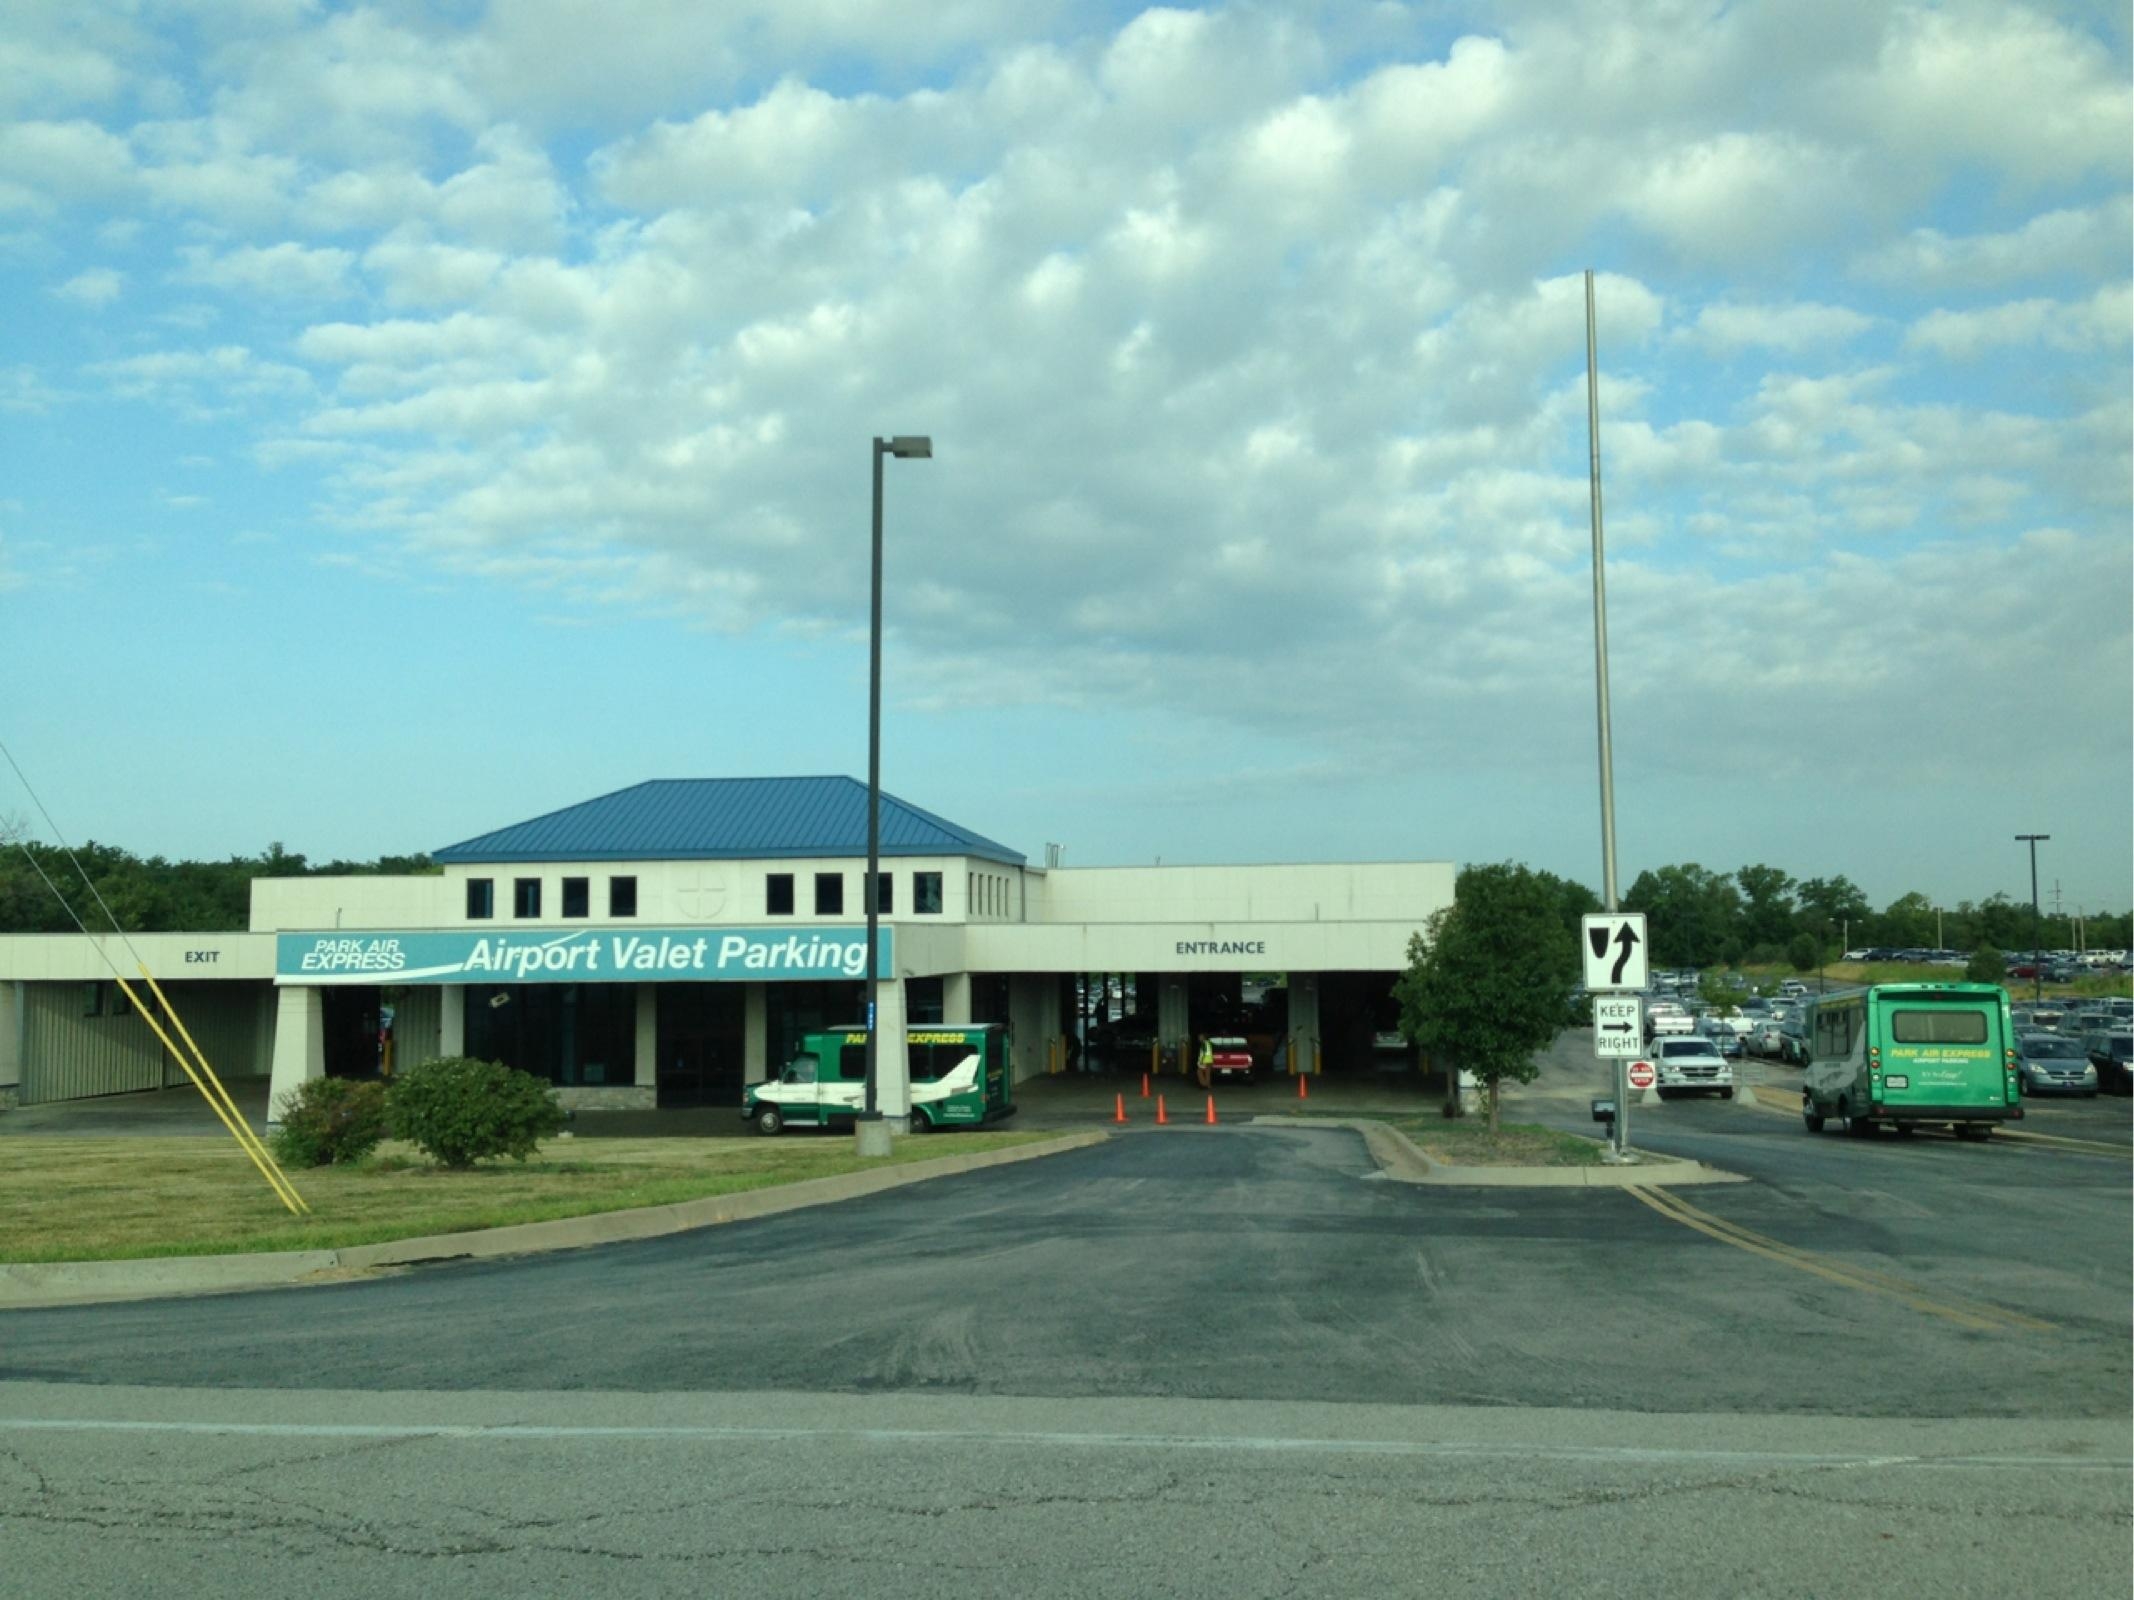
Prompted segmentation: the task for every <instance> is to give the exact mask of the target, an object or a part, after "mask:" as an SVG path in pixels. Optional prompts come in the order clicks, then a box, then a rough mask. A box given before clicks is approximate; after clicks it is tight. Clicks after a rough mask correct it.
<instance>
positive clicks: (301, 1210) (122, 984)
mask: <svg viewBox="0 0 2134 1600" xmlns="http://www.w3.org/2000/svg"><path fill="white" fill-rule="evenodd" d="M116 982H117V983H118V986H119V992H120V993H121V994H123V995H125V997H126V998H127V999H128V1000H130V1001H131V1002H133V1008H134V1010H136V1011H138V1012H140V1014H141V1020H142V1021H143V1022H145V1023H147V1024H148V1026H149V1028H150V1029H151V1030H152V1031H153V1032H154V1033H155V1036H156V1038H157V1039H159V1040H161V1041H162V1044H163V1048H164V1049H166V1050H168V1051H169V1052H170V1053H171V1054H172V1055H174V1056H176V1057H177V1058H178V1065H179V1066H181V1067H183V1068H184V1069H185V1075H186V1076H187V1077H188V1078H190V1079H192V1080H193V1087H194V1088H195V1089H198V1090H199V1091H200V1095H201V1098H202V1099H204V1100H206V1101H207V1104H208V1109H209V1110H210V1111H212V1112H214V1113H215V1115H216V1116H217V1117H218V1118H220V1119H221V1122H222V1125H223V1127H225V1128H227V1129H228V1130H229V1133H230V1137H231V1138H233V1139H235V1140H236V1141H237V1148H238V1149H240V1150H242V1151H243V1152H244V1153H245V1154H246V1155H247V1156H249V1157H251V1161H252V1165H253V1166H255V1167H257V1168H259V1175H260V1176H261V1177H262V1178H265V1179H266V1180H267V1186H268V1187H269V1188H270V1189H272V1190H273V1191H274V1193H275V1197H276V1198H277V1199H279V1200H280V1201H281V1203H282V1204H283V1205H285V1206H287V1207H288V1208H289V1210H290V1212H291V1213H292V1214H293V1215H296V1216H299V1217H301V1216H303V1215H304V1214H305V1212H306V1211H307V1210H308V1209H309V1208H308V1207H306V1206H305V1204H304V1197H303V1196H302V1195H300V1194H298V1193H297V1192H296V1190H295V1189H294V1188H292V1187H290V1186H289V1183H288V1180H287V1179H283V1180H281V1181H280V1182H277V1181H276V1180H275V1175H274V1173H273V1171H272V1170H271V1169H270V1168H269V1167H268V1166H267V1164H266V1163H265V1162H264V1161H262V1160H261V1159H260V1157H259V1155H258V1154H257V1153H255V1152H254V1151H253V1149H252V1147H251V1145H249V1144H247V1143H246V1142H245V1134H248V1133H250V1132H251V1131H252V1130H251V1129H249V1128H247V1129H245V1130H244V1132H243V1133H240V1132H239V1131H238V1125H237V1124H236V1123H233V1122H232V1121H231V1120H230V1117H229V1114H228V1113H227V1112H225V1111H224V1110H223V1109H222V1107H221V1106H220V1105H218V1104H217V1103H216V1101H215V1097H214V1096H213V1095H211V1094H209V1093H208V1091H207V1085H205V1084H203V1083H202V1082H201V1081H200V1074H199V1073H197V1072H195V1071H194V1070H193V1064H192V1063H191V1062H190V1061H188V1060H186V1059H185V1055H184V1053H183V1052H182V1051H180V1050H179V1048H178V1047H177V1046H176V1045H174V1044H172V1043H171V1042H170V1035H169V1034H167V1033H165V1032H164V1031H163V1025H162V1024H161V1023H160V1022H158V1021H156V1019H155V1014H154V1013H153V1012H151V1011H150V1010H149V1009H148V1007H146V1006H144V1005H142V1004H141V997H140V996H139V995H137V994H135V993H134V992H133V985H131V984H130V983H128V982H127V981H126V980H125V979H124V978H119V979H117V980H116Z"/></svg>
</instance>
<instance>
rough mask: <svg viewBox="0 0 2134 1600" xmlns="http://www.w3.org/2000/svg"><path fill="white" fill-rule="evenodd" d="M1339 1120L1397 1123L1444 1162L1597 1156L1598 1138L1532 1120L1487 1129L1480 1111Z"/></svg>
mask: <svg viewBox="0 0 2134 1600" xmlns="http://www.w3.org/2000/svg"><path fill="white" fill-rule="evenodd" d="M1297 1120H1298V1121H1300V1122H1301V1121H1308V1120H1310V1119H1309V1118H1308V1117H1299V1118H1298V1119H1297ZM1343 1120H1345V1121H1352V1122H1383V1123H1385V1124H1386V1125H1387V1126H1388V1127H1392V1128H1398V1129H1399V1130H1400V1131H1401V1132H1402V1133H1404V1134H1406V1135H1407V1136H1408V1140H1409V1142H1410V1143H1411V1144H1413V1145H1415V1146H1416V1148H1418V1149H1419V1150H1421V1151H1422V1152H1423V1154H1424V1155H1426V1156H1428V1157H1429V1158H1430V1159H1431V1160H1432V1161H1435V1162H1438V1163H1440V1164H1441V1165H1444V1166H1448V1167H1597V1166H1599V1165H1600V1160H1601V1144H1600V1141H1599V1140H1597V1139H1582V1138H1580V1137H1579V1136H1578V1135H1577V1134H1575V1133H1558V1132H1557V1131H1556V1130H1555V1129H1553V1128H1544V1127H1540V1126H1538V1125H1537V1124H1535V1123H1531V1122H1500V1123H1499V1124H1498V1125H1497V1131H1496V1132H1495V1133H1494V1134H1492V1133H1491V1132H1490V1131H1489V1121H1488V1119H1487V1118H1485V1117H1473V1116H1468V1117H1460V1118H1457V1119H1453V1118H1447V1117H1441V1116H1416V1115H1385V1114H1379V1115H1373V1114H1372V1113H1370V1112H1357V1113H1354V1114H1352V1115H1348V1116H1345V1117H1344V1119H1343Z"/></svg>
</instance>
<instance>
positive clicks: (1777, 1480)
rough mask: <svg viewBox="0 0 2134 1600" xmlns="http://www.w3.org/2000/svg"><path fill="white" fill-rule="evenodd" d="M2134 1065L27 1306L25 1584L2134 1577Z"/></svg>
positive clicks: (951, 1191) (2074, 1580) (255, 1590)
mask: <svg viewBox="0 0 2134 1600" xmlns="http://www.w3.org/2000/svg"><path fill="white" fill-rule="evenodd" d="M1593 1072H1594V1069H1593V1068H1592V1065H1591V1063H1590V1045H1588V1044H1587V1043H1585V1042H1584V1040H1583V1037H1582V1036H1578V1037H1576V1038H1574V1039H1572V1040H1571V1041H1570V1042H1567V1043H1566V1044H1564V1045H1561V1046H1559V1047H1558V1050H1557V1052H1556V1054H1555V1056H1554V1057H1553V1058H1552V1060H1551V1063H1550V1068H1549V1070H1548V1072H1546V1073H1545V1074H1544V1077H1543V1079H1542V1081H1541V1083H1540V1084H1538V1085H1537V1086H1536V1087H1535V1089H1534V1090H1532V1091H1530V1092H1529V1094H1528V1096H1527V1097H1526V1098H1525V1100H1524V1102H1523V1110H1522V1112H1521V1114H1523V1115H1527V1116H1530V1117H1534V1118H1536V1119H1538V1120H1544V1121H1550V1120H1555V1121H1561V1122H1563V1124H1564V1125H1565V1126H1570V1125H1572V1120H1573V1118H1574V1114H1575V1113H1577V1112H1581V1111H1582V1110H1583V1106H1582V1103H1581V1100H1580V1097H1581V1096H1582V1095H1583V1094H1584V1092H1585V1091H1586V1090H1587V1089H1588V1088H1589V1087H1590V1082H1589V1080H1591V1079H1592V1077H1593ZM2116 1104H2118V1103H2111V1104H2107V1105H2105V1106H2103V1107H2099V1106H2097V1105H2096V1104H2094V1103H2092V1104H2091V1105H2088V1106H2085V1107H2082V1108H2079V1109H2077V1108H2070V1111H2069V1115H2068V1117H2067V1118H2063V1119H2062V1120H2061V1121H2059V1122H2056V1123H2052V1126H2053V1127H2054V1128H2056V1129H2058V1134H2057V1135H2056V1136H2058V1137H2063V1138H2064V1137H2068V1136H2071V1135H2076V1134H2088V1135H2090V1136H2091V1137H2086V1138H2078V1139H2074V1140H2073V1141H2072V1142H2071V1143H2069V1144H2066V1145H2064V1146H2055V1145H2047V1144H2020V1143H2001V1142H1996V1143H1994V1144H1992V1145H1989V1146H1986V1147H1972V1146H1967V1145H1958V1144H1956V1143H1955V1142H1954V1141H1950V1140H1945V1139H1944V1140H1934V1139H1928V1138H1920V1139H1915V1140H1902V1141H1900V1140H1897V1139H1894V1138H1892V1139H1887V1140H1873V1141H1866V1140H1852V1139H1843V1138H1836V1137H1825V1138H1815V1137H1810V1136H1808V1135H1806V1134H1805V1133H1804V1132H1803V1130H1802V1129H1801V1126H1800V1123H1799V1120H1798V1118H1797V1117H1787V1116H1785V1115H1781V1114H1779V1113H1778V1112H1776V1111H1774V1110H1772V1109H1768V1108H1761V1107H1758V1106H1756V1105H1753V1104H1745V1103H1722V1102H1719V1101H1716V1100H1712V1101H1702V1102H1695V1103H1688V1102H1684V1103H1676V1104H1670V1105H1668V1106H1665V1107H1653V1108H1650V1109H1648V1110H1647V1111H1645V1112H1644V1114H1643V1118H1642V1123H1641V1127H1642V1130H1643V1131H1642V1133H1641V1142H1642V1143H1645V1144H1648V1145H1650V1146H1653V1147H1656V1148H1662V1149H1672V1150H1674V1151H1676V1152H1677V1153H1680V1154H1686V1155H1695V1156H1697V1157H1699V1158H1701V1159H1703V1160H1706V1161H1708V1162H1711V1163H1714V1164H1716V1165H1719V1166H1723V1167H1727V1168H1730V1169H1732V1170H1734V1171H1736V1172H1740V1173H1743V1174H1746V1175H1748V1176H1749V1177H1750V1178H1751V1179H1752V1180H1753V1181H1751V1182H1747V1183H1742V1184H1734V1185H1725V1186H1714V1187H1699V1188H1695V1189H1687V1190H1679V1191H1675V1192H1674V1193H1673V1194H1672V1195H1668V1194H1664V1193H1661V1192H1659V1191H1620V1190H1609V1189H1595V1188H1558V1189H1461V1188H1447V1187H1416V1186H1410V1185H1405V1184H1401V1183H1398V1182H1394V1181H1389V1180H1388V1179H1386V1178H1384V1177H1382V1176H1380V1175H1379V1174H1378V1173H1377V1171H1376V1168H1375V1167H1374V1165H1373V1163H1372V1162H1371V1160H1370V1159H1369V1157H1368V1155H1367V1153H1366V1150H1365V1147H1364V1144H1363V1141H1362V1140H1361V1138H1360V1137H1358V1136H1357V1135H1356V1134H1354V1133H1352V1132H1348V1131H1342V1130H1334V1129H1310V1128H1303V1127H1294V1126H1277V1125H1272V1124H1269V1123H1257V1124H1247V1125H1224V1126H1219V1127H1217V1128H1213V1129H1209V1128H1205V1127H1180V1128H1173V1129H1167V1130H1162V1131H1158V1130H1155V1129H1152V1128H1151V1129H1144V1130H1142V1131H1135V1132H1128V1133H1125V1134H1123V1135H1121V1136H1120V1137H1117V1138H1115V1139H1113V1140H1111V1141H1110V1142H1109V1143H1107V1144H1105V1145H1103V1146H1100V1147H1097V1148H1093V1149H1089V1150H1086V1151H1081V1152H1076V1153H1073V1154H1069V1155H1065V1156H1059V1157H1053V1158H1050V1159H1047V1160H1043V1161H1037V1162H1031V1163H1026V1164H1023V1165H1018V1166H1012V1167H1005V1168H1000V1169H996V1170H993V1171H988V1172H984V1173H975V1174H970V1175H967V1176H964V1177H959V1178H952V1179H947V1180H943V1181H939V1182H935V1183H929V1184H923V1185H919V1186H915V1187H912V1188H909V1189H905V1190H900V1191H895V1192H892V1193H889V1194H884V1195H878V1196H875V1197H872V1198H869V1199H866V1200H861V1201H857V1202H852V1203H848V1204H845V1205H842V1206H837V1207H832V1208H827V1209H823V1210H815V1211H804V1212H798V1213H793V1214H789V1215H786V1216H782V1217H775V1218H769V1219H765V1220H761V1221H757V1222H752V1223H746V1224H741V1225H736V1226H732V1227H727V1228H720V1229H712V1230H708V1231H704V1232H699V1233H693V1234H685V1235H679V1236H674V1237H670V1238H666V1239H661V1240H657V1241H650V1242H645V1243H639V1244H631V1245H624V1246H618V1247H610V1248H605V1249H599V1250H589V1251H580V1252H573V1253H568V1254H561V1255H555V1256H549V1257H542V1258H534V1259H527V1260H521V1261H507V1262H498V1263H490V1264H478V1265H461V1266H456V1267H454V1266H447V1267H442V1268H437V1269H432V1270H428V1271H424V1272H420V1273H415V1274H411V1275H407V1276H401V1277H395V1278H386V1279H380V1280H375V1281H366V1282H354V1283H348V1284H343V1285H336V1286H329V1287H324V1288H313V1289H303V1290H292V1291H282V1292H273V1293H264V1294H252V1295H242V1296H224V1297H211V1298H199V1299H186V1300H169V1301H160V1302H144V1303H136V1304H124V1305H104V1306H87V1307H79V1308H69V1309H55V1310H43V1311H17V1312H12V1313H6V1314H0V1482H4V1483H5V1485H6V1496H5V1501H4V1506H5V1509H4V1511H0V1570H4V1571H5V1572H6V1573H8V1574H9V1578H8V1580H7V1582H6V1584H4V1585H0V1587H4V1588H6V1589H7V1590H8V1592H10V1593H21V1594H25V1595H41V1594H59V1593H67V1594H72V1595H98V1594H110V1595H122V1594H123V1595H133V1594H148V1593H158V1592H165V1593H175V1592H186V1593H215V1594H229V1595H246V1594H261V1595H265V1594H270V1593H271V1594H287V1593H292V1592H304V1593H317V1594H326V1595H330V1594H342V1593H345V1594H358V1593H387V1592H405V1591H406V1590H408V1589H410V1588H412V1587H413V1586H415V1585H418V1584H429V1583H437V1584H443V1585H448V1586H449V1588H450V1589H451V1591H452V1592H455V1593H461V1594H474V1595H489V1594H496V1595H503V1594H527V1593H557V1594H565V1593H583V1592H589V1591H592V1590H594V1589H596V1588H597V1589H602V1590H606V1591H610V1592H616V1593H625V1594H638V1593H657V1594H667V1593H673V1594H684V1593H709V1592H719V1593H737V1594H738V1593H748V1594H796V1595H798V1594H853V1595H862V1594H864V1595H907V1594H908V1595H922V1594H934V1593H938V1592H939V1591H940V1589H941V1587H942V1585H943V1584H944V1583H945V1582H950V1581H954V1582H958V1583H963V1584H968V1585H970V1586H972V1587H973V1588H974V1589H975V1590H976V1592H979V1593H986V1594H1011V1593H1012V1594H1063V1595H1078V1594H1091V1595H1095V1594H1111V1595H1116V1594H1125V1593H1162V1594H1181V1595H1200V1594H1207V1595H1217V1594H1220V1595H1227V1596H1236V1595H1261V1594H1266V1595H1274V1594H1283V1593H1309V1594H1349V1593H1362V1592H1367V1591H1371V1590H1381V1591H1385V1592H1393V1593H1440V1592H1442V1593H1502V1594H1513V1593H1547V1592H1566V1593H1568V1592H1578V1593H1589V1594H1638V1595H1651V1594H1663V1595H1666V1594H1681V1595H1703V1594H1719V1593H1749V1592H1754V1593H1771V1594H1804V1595H1806V1594H1815V1595H1837V1594H1879V1595H1886V1594H1892V1593H1919V1592H1927V1591H1935V1592H1943V1593H1948V1594H1971V1593H1979V1594H1984V1593H1995V1594H2007V1593H2022V1594H2031V1595H2058V1594H2068V1595H2075V1594H2100V1595H2101V1594H2118V1593H2123V1592H2125V1590H2126V1587H2127V1582H2128V1576H2129V1573H2128V1561H2129V1557H2128V1536H2129V1522H2128V1495H2129V1476H2128V1450H2127V1415H2128V1396H2129V1360H2128V1334H2129V1326H2128V1324H2129V1302H2130V1281H2129V1265H2128V1263H2129V1227H2128V1206H2127V1187H2128V1168H2127V1163H2126V1160H2125V1159H2124V1157H2123V1155H2113V1154H2109V1153H2105V1151H2107V1150H2108V1149H2109V1148H2110V1144H2111V1140H2112V1139H2113V1138H2114V1137H2118V1138H2120V1139H2121V1140H2122V1141H2123V1132H2122V1131H2121V1130H2120V1126H2119V1125H2120V1124H2123V1123H2124V1121H2125V1116H2124V1112H2123V1110H2115V1109H2114V1105H2116ZM2070 1119H2073V1120H2070ZM2038 1121H2039V1124H2040V1127H2041V1128H2042V1127H2043V1126H2044V1124H2045V1123H2048V1122H2051V1121H2052V1119H2051V1118H2050V1117H2049V1116H2047V1117H2041V1118H2039V1119H2038ZM2078 1123H2079V1126H2078ZM2099 1135H2102V1137H2098V1136H2099ZM174 1573H181V1574H183V1579H182V1582H180V1583H177V1584H176V1585H175V1586H174V1585H173V1579H172V1574H174Z"/></svg>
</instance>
